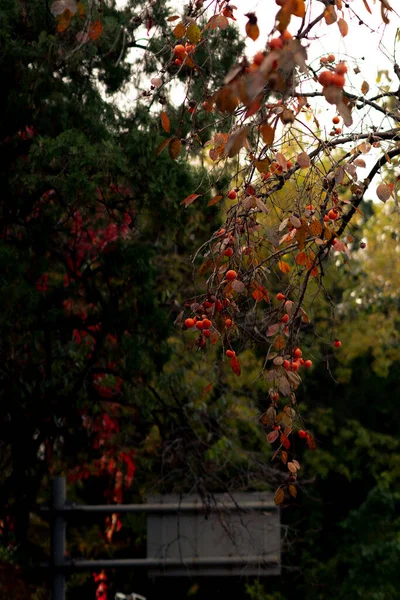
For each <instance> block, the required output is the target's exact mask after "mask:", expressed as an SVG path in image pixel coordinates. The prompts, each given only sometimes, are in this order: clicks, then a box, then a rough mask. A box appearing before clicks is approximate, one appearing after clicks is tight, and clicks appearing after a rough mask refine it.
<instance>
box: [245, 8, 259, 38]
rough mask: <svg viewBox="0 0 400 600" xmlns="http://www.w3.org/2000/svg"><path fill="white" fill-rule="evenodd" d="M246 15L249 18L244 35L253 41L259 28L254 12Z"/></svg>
mask: <svg viewBox="0 0 400 600" xmlns="http://www.w3.org/2000/svg"><path fill="white" fill-rule="evenodd" d="M246 17H247V18H248V19H249V20H248V21H247V23H246V27H245V29H246V35H247V37H249V38H250V39H251V40H253V42H255V41H256V40H257V39H258V37H259V35H260V30H259V28H258V25H257V17H256V15H255V14H254V13H248V14H247V15H246Z"/></svg>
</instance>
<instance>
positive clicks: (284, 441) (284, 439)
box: [279, 433, 290, 450]
mask: <svg viewBox="0 0 400 600" xmlns="http://www.w3.org/2000/svg"><path fill="white" fill-rule="evenodd" d="M279 441H280V443H281V444H282V446H283V447H284V448H286V450H289V448H290V440H289V438H288V437H287V436H286V435H285V434H284V433H281V435H280V437H279Z"/></svg>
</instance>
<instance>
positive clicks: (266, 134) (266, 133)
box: [260, 125, 275, 146]
mask: <svg viewBox="0 0 400 600" xmlns="http://www.w3.org/2000/svg"><path fill="white" fill-rule="evenodd" d="M260 133H261V137H262V139H263V142H264V144H266V145H267V146H271V145H272V144H273V143H274V137H275V129H274V128H273V127H271V125H260Z"/></svg>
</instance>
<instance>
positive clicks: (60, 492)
mask: <svg viewBox="0 0 400 600" xmlns="http://www.w3.org/2000/svg"><path fill="white" fill-rule="evenodd" d="M66 499H67V495H66V481H65V477H55V478H54V479H53V483H52V510H53V511H54V513H53V514H52V527H51V569H52V578H51V588H52V589H51V597H52V600H65V574H64V570H63V567H64V561H65V546H66V544H65V529H66V523H65V520H64V513H63V512H62V511H63V510H65V501H66Z"/></svg>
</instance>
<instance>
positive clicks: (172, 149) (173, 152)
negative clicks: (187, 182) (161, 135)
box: [168, 137, 182, 160]
mask: <svg viewBox="0 0 400 600" xmlns="http://www.w3.org/2000/svg"><path fill="white" fill-rule="evenodd" d="M181 147H182V144H181V140H180V139H178V138H176V137H175V138H172V139H171V141H170V143H169V145H168V152H169V155H170V157H171V158H173V159H174V160H175V159H176V158H178V156H179V154H180V151H181Z"/></svg>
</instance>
